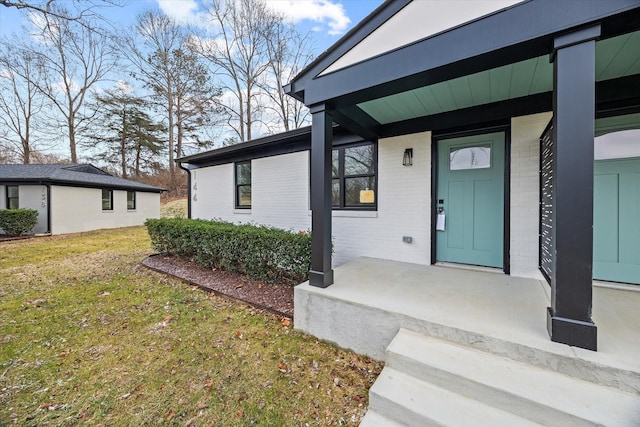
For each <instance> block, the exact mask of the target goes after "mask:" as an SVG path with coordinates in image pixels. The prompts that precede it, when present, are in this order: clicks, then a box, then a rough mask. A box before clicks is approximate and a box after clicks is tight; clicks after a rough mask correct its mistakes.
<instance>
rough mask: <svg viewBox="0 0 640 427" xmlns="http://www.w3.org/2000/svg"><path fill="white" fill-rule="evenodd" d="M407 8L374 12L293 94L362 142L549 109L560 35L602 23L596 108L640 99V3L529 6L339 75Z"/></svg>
mask: <svg viewBox="0 0 640 427" xmlns="http://www.w3.org/2000/svg"><path fill="white" fill-rule="evenodd" d="M411 3H412V2H411V1H406V0H400V1H390V2H387V3H385V4H384V5H383V6H381V7H380V8H378V9H377V10H376V11H374V13H373V14H372V15H370V16H369V17H367V18H366V19H365V20H364V21H363V22H362V23H361V24H360V25H359V26H358V27H356V28H355V29H354V30H352V32H351V33H349V34H347V36H345V37H344V38H343V39H342V40H340V41H339V42H338V43H337V44H336V45H335V46H334V47H332V48H331V49H330V50H329V51H327V53H325V54H323V55H322V56H321V57H320V58H318V60H316V61H315V62H314V63H313V64H311V65H310V66H309V67H307V69H305V70H304V71H303V72H302V73H300V74H299V75H298V76H296V78H295V79H294V80H293V81H292V82H291V83H290V85H288V86H287V91H288V93H289V94H290V95H292V96H294V97H297V98H298V99H300V100H302V101H303V102H304V103H305V104H307V105H315V104H326V105H328V106H329V107H330V108H331V109H332V110H333V111H334V114H333V119H334V121H335V122H337V123H340V124H342V125H343V126H345V127H347V128H349V129H350V130H352V131H354V132H357V133H359V134H360V135H362V136H365V137H384V136H393V135H397V134H401V133H409V132H417V131H421V130H425V129H431V130H438V129H439V128H452V127H455V126H459V125H460V124H462V123H464V124H472V123H480V122H489V121H492V120H500V119H505V118H508V117H511V116H513V115H521V114H522V115H523V114H530V113H536V112H541V111H549V110H551V109H552V90H553V66H552V64H551V63H550V62H549V54H550V53H551V51H552V46H553V39H554V37H556V36H558V35H559V34H562V33H564V32H565V31H568V30H571V29H573V30H575V29H576V28H580V27H583V26H585V25H589V24H596V23H598V24H600V25H601V28H602V31H601V37H600V39H599V41H598V42H597V45H596V68H597V70H596V79H597V82H598V85H597V96H598V98H597V102H598V110H600V111H603V110H606V109H611V108H620V107H622V106H625V105H627V104H633V103H637V100H638V99H640V77H639V76H640V31H638V30H640V19H638V18H639V17H640V2H638V1H637V0H612V1H608V2H600V1H586V2H578V1H561V2H547V1H539V0H529V1H525V2H522V3H519V4H517V5H515V6H511V7H508V8H505V9H503V10H500V11H498V12H495V13H492V14H490V15H487V16H484V17H481V18H479V19H476V20H473V21H470V22H467V23H464V24H462V25H459V26H457V27H454V28H451V29H448V30H445V31H442V32H440V33H437V34H435V35H432V36H428V37H426V38H423V39H421V40H415V41H413V42H411V43H407V44H405V45H403V46H401V47H399V48H396V49H393V50H390V51H388V52H385V53H383V54H376V55H372V56H371V57H369V58H366V59H363V60H361V61H359V62H355V63H348V62H347V65H344V64H341V67H340V68H337V69H336V66H335V64H338V63H339V61H340V60H341V59H342V58H344V57H345V56H347V55H348V54H349V52H351V51H352V50H353V49H354V48H357V47H358V46H359V45H360V44H361V43H363V41H366V39H367V37H370V36H371V35H372V34H374V33H376V32H379V31H383V29H382V25H383V24H384V23H385V22H388V21H389V20H390V19H392V18H393V17H394V16H396V15H398V14H399V13H400V12H401V11H402V10H403V9H405V8H409V7H411ZM343 62H344V61H343ZM629 99H633V101H632V102H627V103H625V102H624V101H625V100H629ZM489 105H491V107H490V108H487V106H489Z"/></svg>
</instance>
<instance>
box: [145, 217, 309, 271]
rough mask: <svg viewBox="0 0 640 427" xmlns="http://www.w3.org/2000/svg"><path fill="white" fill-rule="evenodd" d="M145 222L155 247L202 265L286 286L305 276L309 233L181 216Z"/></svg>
mask: <svg viewBox="0 0 640 427" xmlns="http://www.w3.org/2000/svg"><path fill="white" fill-rule="evenodd" d="M145 225H146V226H147V230H148V231H149V235H150V236H151V244H152V245H153V248H154V249H155V250H157V251H159V252H163V253H168V254H173V255H180V256H184V257H189V258H191V259H192V260H194V261H196V262H197V263H199V264H201V265H203V266H205V267H211V268H217V269H223V270H228V271H234V272H238V273H242V274H246V275H248V276H250V277H254V278H257V279H260V280H264V281H266V282H275V281H285V282H289V283H292V284H298V283H301V282H303V281H305V280H307V277H308V274H309V267H310V258H311V256H310V254H311V236H310V235H309V234H308V233H306V232H300V233H297V234H295V233H291V232H288V231H285V230H280V229H277V228H269V227H262V226H254V225H235V224H231V223H228V222H222V221H206V220H199V219H184V218H162V219H149V220H147V221H146V222H145Z"/></svg>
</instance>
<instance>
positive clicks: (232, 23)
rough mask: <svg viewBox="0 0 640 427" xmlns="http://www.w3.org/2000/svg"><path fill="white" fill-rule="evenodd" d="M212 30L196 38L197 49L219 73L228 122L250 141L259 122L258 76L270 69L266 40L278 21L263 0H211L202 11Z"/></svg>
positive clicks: (243, 139) (239, 135)
mask: <svg viewBox="0 0 640 427" xmlns="http://www.w3.org/2000/svg"><path fill="white" fill-rule="evenodd" d="M205 16H206V21H207V24H208V25H209V27H210V28H212V31H211V32H210V33H208V34H205V35H203V36H202V37H201V38H200V39H199V41H198V42H199V43H198V51H199V53H200V54H202V55H203V56H204V57H205V58H206V59H207V60H208V61H209V63H210V64H211V66H212V69H213V71H214V73H216V74H218V75H221V76H222V78H221V82H223V83H222V84H223V91H224V92H227V93H228V94H229V95H230V96H232V97H233V98H234V102H233V105H231V104H230V103H226V104H225V105H224V108H225V111H226V113H227V114H228V124H229V126H231V128H232V129H233V130H234V131H235V133H236V134H237V135H238V138H239V139H240V141H247V140H250V139H251V137H252V131H253V127H254V125H255V123H257V122H258V121H259V119H260V118H259V114H260V110H261V107H262V106H261V105H260V104H259V102H258V100H259V96H260V95H261V93H260V87H259V81H260V78H261V76H262V75H263V74H264V73H265V72H266V71H267V70H268V68H269V65H270V64H269V55H268V46H267V40H268V37H270V34H271V32H272V28H273V26H274V23H275V22H276V21H277V20H278V17H277V15H276V14H275V13H274V12H272V11H271V10H270V9H269V8H268V7H267V5H266V3H265V2H264V1H263V0H237V1H236V0H214V1H212V2H211V3H209V7H208V9H207V10H206V11H205Z"/></svg>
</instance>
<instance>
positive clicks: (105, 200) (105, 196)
mask: <svg viewBox="0 0 640 427" xmlns="http://www.w3.org/2000/svg"><path fill="white" fill-rule="evenodd" d="M112 197H113V192H112V191H111V190H102V210H103V211H110V210H112V209H113V202H112Z"/></svg>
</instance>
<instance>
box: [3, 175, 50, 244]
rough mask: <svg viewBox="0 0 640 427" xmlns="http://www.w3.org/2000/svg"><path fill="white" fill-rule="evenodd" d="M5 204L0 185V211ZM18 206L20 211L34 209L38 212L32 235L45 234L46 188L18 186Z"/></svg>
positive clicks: (4, 196)
mask: <svg viewBox="0 0 640 427" xmlns="http://www.w3.org/2000/svg"><path fill="white" fill-rule="evenodd" d="M6 204H7V199H6V189H5V186H4V185H0V209H5V208H6ZM18 205H19V207H20V208H21V209H35V210H36V211H38V222H37V223H36V226H35V228H34V229H33V232H34V233H46V232H47V231H48V230H47V187H46V186H44V185H20V186H18Z"/></svg>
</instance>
